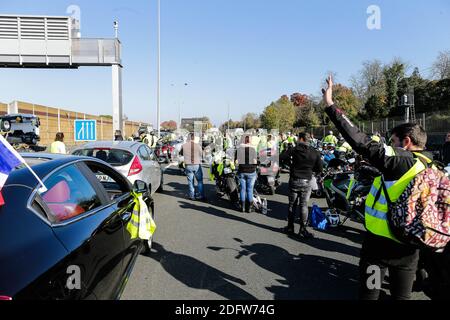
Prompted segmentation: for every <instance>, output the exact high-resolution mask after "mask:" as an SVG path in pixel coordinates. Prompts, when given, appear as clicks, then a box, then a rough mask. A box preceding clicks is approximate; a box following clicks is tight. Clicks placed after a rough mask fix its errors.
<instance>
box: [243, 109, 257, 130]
mask: <svg viewBox="0 0 450 320" xmlns="http://www.w3.org/2000/svg"><path fill="white" fill-rule="evenodd" d="M242 127H243V128H245V129H258V128H260V127H261V121H260V119H259V116H258V115H257V114H256V113H247V114H246V115H245V116H243V117H242Z"/></svg>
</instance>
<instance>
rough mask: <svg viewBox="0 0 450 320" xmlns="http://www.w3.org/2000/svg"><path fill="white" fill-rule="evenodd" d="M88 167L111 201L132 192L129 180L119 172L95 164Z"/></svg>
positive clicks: (88, 164) (89, 164)
mask: <svg viewBox="0 0 450 320" xmlns="http://www.w3.org/2000/svg"><path fill="white" fill-rule="evenodd" d="M86 165H87V166H88V168H89V169H90V170H91V171H92V172H93V173H94V174H95V176H96V177H97V179H98V181H99V182H100V184H101V185H102V186H103V188H104V189H105V191H106V193H107V194H108V200H109V201H113V200H114V199H116V198H119V197H121V196H123V195H125V194H127V193H129V192H130V191H131V190H130V187H129V184H128V182H127V180H126V179H125V178H124V177H122V176H121V175H120V174H119V173H118V172H116V171H113V170H111V169H110V168H107V167H104V166H101V165H100V164H98V163H95V162H92V163H86Z"/></svg>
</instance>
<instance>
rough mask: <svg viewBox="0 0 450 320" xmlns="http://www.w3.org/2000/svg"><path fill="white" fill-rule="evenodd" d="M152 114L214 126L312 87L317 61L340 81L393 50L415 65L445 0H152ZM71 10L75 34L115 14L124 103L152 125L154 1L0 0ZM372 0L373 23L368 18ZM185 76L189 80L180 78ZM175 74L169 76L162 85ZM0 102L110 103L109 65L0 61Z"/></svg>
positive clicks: (449, 12) (423, 63)
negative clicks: (1, 64)
mask: <svg viewBox="0 0 450 320" xmlns="http://www.w3.org/2000/svg"><path fill="white" fill-rule="evenodd" d="M161 2H162V13H161V15H162V51H161V52H162V70H161V72H162V74H161V81H162V91H161V92H162V102H161V107H162V120H170V119H173V120H178V104H180V103H182V116H183V117H191V116H203V115H204V116H209V117H210V118H211V119H212V120H213V122H214V123H215V124H220V123H222V122H224V121H226V118H227V104H228V103H229V104H230V105H231V117H232V118H233V119H237V118H240V117H241V116H242V115H243V114H244V113H246V112H256V113H260V112H261V111H262V110H263V109H264V107H265V106H267V105H268V104H269V103H270V102H271V101H273V100H276V99H277V98H278V97H280V96H281V95H283V94H291V93H293V92H297V91H300V92H302V93H306V94H318V93H319V89H320V84H321V82H322V80H323V78H324V77H325V74H326V72H327V71H329V70H332V71H335V72H337V74H338V81H340V82H343V83H344V84H348V80H349V77H350V76H351V75H352V74H354V73H356V72H357V71H358V70H359V69H360V67H361V63H362V62H363V61H365V60H369V59H375V58H376V59H380V60H382V61H383V62H389V61H391V60H392V59H393V58H394V57H402V58H404V59H405V60H406V61H407V62H409V63H410V64H411V65H412V66H417V67H419V68H420V69H421V70H423V72H422V73H423V75H425V76H427V75H428V71H427V70H425V69H427V68H429V67H430V66H431V64H432V63H433V61H434V59H435V58H436V56H437V54H438V52H439V51H443V50H449V49H450V2H449V1H446V0H428V1H422V0H420V1H419V0H415V1H407V0H369V1H368V0H314V1H312V0H309V1H304V0H162V1H161ZM71 4H76V5H78V6H79V7H80V8H81V23H82V25H81V27H82V36H83V37H112V36H113V28H112V22H113V21H114V19H118V20H119V22H120V31H119V32H120V39H121V41H122V43H123V64H124V79H123V80H124V83H123V89H124V90H123V95H124V113H125V114H126V115H127V116H128V117H129V118H130V119H132V120H138V121H139V120H141V121H151V122H153V123H155V124H156V0H130V1H121V0H89V1H88V0H69V1H66V0H1V2H0V13H6V14H39V15H66V8H67V7H68V6H69V5H71ZM372 4H375V5H378V6H379V7H380V8H381V14H382V17H381V19H382V29H381V30H379V31H370V30H368V29H367V27H366V20H367V18H368V15H367V13H366V10H367V7H368V6H369V5H372ZM185 82H187V83H189V85H188V86H187V87H183V84H184V83H185ZM172 84H175V86H174V87H173V86H171V85H172ZM0 92H1V94H0V101H2V102H10V101H12V100H24V101H29V102H34V103H39V104H44V105H51V106H60V107H64V108H70V109H73V110H77V111H79V112H90V113H94V114H105V113H106V114H107V113H109V114H110V113H111V104H112V98H111V71H110V69H109V68H82V69H79V70H18V69H8V70H7V69H0Z"/></svg>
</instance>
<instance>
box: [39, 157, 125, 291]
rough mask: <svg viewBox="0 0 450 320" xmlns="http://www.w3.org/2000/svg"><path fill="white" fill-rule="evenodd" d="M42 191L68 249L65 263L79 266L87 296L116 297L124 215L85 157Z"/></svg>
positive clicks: (55, 176)
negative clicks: (106, 191)
mask: <svg viewBox="0 0 450 320" xmlns="http://www.w3.org/2000/svg"><path fill="white" fill-rule="evenodd" d="M45 184H46V186H47V188H48V191H47V192H45V193H43V194H41V195H38V197H39V198H40V199H39V201H40V203H41V204H42V206H43V208H44V210H45V211H46V212H47V215H48V216H49V217H50V220H51V221H50V222H51V224H52V228H53V231H54V233H55V235H56V236H57V238H58V239H59V240H60V241H61V243H62V244H63V245H64V246H65V247H66V249H67V250H68V251H69V253H70V254H69V256H68V257H67V263H70V265H71V266H72V267H73V268H75V269H74V270H79V272H80V277H81V282H82V287H83V288H82V290H83V291H84V292H85V294H84V297H95V298H97V299H112V298H114V297H115V296H116V294H117V292H118V290H119V288H120V286H121V285H122V284H121V280H122V279H121V275H122V274H123V269H124V266H123V252H124V250H125V243H124V235H123V226H124V223H123V220H122V219H123V217H122V215H121V212H120V211H119V210H117V207H115V206H114V205H112V204H111V203H110V202H109V201H108V198H107V194H106V193H105V192H104V190H103V189H102V188H101V187H100V184H99V182H98V180H97V179H96V178H95V176H94V175H93V173H92V171H90V170H89V169H88V168H87V167H86V165H85V164H84V163H83V162H77V163H75V164H71V165H68V166H66V167H64V168H62V169H60V170H58V171H56V172H55V173H53V174H52V175H51V176H50V177H48V178H47V179H46V180H45Z"/></svg>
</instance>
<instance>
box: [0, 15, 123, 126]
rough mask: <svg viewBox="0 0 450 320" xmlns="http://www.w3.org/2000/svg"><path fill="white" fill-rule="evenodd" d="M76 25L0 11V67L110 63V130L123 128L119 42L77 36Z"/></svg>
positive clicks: (59, 18) (56, 18)
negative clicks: (111, 120) (111, 125)
mask: <svg viewBox="0 0 450 320" xmlns="http://www.w3.org/2000/svg"><path fill="white" fill-rule="evenodd" d="M78 25H79V22H78V21H77V20H76V19H74V18H72V17H64V16H19V15H3V14H0V67H1V68H59V69H77V68H79V67H83V66H94V67H98V66H103V67H104V66H108V67H109V66H110V67H112V95H113V130H114V131H115V130H121V131H122V132H123V109H122V60H121V43H120V41H119V39H118V38H117V37H116V38H111V39H100V38H81V37H79V30H78ZM16 112H17V110H16Z"/></svg>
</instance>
